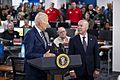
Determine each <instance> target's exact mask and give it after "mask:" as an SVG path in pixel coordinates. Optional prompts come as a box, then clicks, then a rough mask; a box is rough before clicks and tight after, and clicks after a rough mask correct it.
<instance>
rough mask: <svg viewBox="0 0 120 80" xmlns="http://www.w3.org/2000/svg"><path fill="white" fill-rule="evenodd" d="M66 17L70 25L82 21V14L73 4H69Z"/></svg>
mask: <svg viewBox="0 0 120 80" xmlns="http://www.w3.org/2000/svg"><path fill="white" fill-rule="evenodd" d="M66 17H67V19H68V20H70V21H71V25H72V24H77V23H78V21H79V20H81V19H82V12H81V10H80V8H78V7H77V5H76V3H75V2H72V3H71V8H70V9H68V10H67V14H66Z"/></svg>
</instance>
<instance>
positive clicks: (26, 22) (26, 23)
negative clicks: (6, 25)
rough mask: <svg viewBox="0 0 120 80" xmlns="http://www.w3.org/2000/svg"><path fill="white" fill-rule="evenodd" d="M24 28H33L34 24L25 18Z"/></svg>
mask: <svg viewBox="0 0 120 80" xmlns="http://www.w3.org/2000/svg"><path fill="white" fill-rule="evenodd" d="M22 28H32V26H30V25H29V21H28V20H27V19H25V20H24V25H23V26H22Z"/></svg>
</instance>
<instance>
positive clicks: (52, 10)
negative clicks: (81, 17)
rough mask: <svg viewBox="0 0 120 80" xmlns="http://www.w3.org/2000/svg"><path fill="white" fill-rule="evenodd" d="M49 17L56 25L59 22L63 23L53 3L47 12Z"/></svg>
mask: <svg viewBox="0 0 120 80" xmlns="http://www.w3.org/2000/svg"><path fill="white" fill-rule="evenodd" d="M45 13H46V14H47V15H48V21H49V22H52V23H56V22H57V21H63V18H62V16H61V14H60V12H59V10H58V9H56V8H54V3H52V2H51V4H50V7H49V8H48V9H46V10H45Z"/></svg>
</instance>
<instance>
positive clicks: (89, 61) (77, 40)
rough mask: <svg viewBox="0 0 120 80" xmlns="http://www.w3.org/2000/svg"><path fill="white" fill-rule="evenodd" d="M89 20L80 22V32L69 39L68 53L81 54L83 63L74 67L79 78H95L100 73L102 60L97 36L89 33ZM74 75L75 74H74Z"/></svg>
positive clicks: (88, 79) (80, 79)
mask: <svg viewBox="0 0 120 80" xmlns="http://www.w3.org/2000/svg"><path fill="white" fill-rule="evenodd" d="M88 26H89V24H88V22H87V21H86V20H80V21H79V22H78V34H77V35H76V36H75V37H73V38H71V39H70V41H69V51H68V54H70V55H71V54H72V55H81V59H82V65H81V66H80V67H78V68H74V71H75V74H76V75H74V76H77V80H94V77H97V76H98V75H99V69H100V60H99V48H98V43H97V39H96V37H94V36H92V35H90V34H88V33H87V29H88ZM72 77H73V75H72Z"/></svg>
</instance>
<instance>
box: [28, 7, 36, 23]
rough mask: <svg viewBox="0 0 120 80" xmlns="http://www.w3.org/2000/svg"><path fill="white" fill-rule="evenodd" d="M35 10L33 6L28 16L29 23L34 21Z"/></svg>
mask: <svg viewBox="0 0 120 80" xmlns="http://www.w3.org/2000/svg"><path fill="white" fill-rule="evenodd" d="M37 13H38V12H37V8H36V6H35V5H34V6H33V7H32V11H31V12H30V15H29V20H30V21H34V19H35V16H36V15H37Z"/></svg>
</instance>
